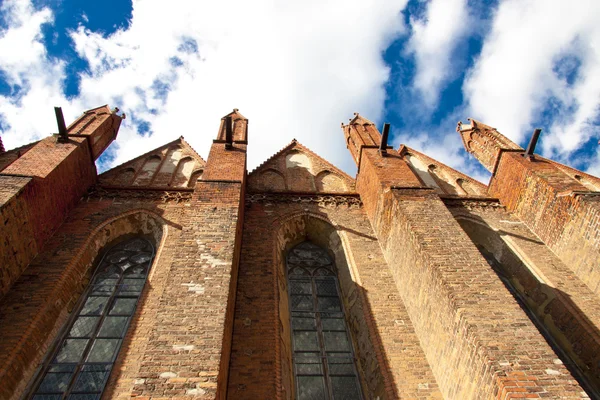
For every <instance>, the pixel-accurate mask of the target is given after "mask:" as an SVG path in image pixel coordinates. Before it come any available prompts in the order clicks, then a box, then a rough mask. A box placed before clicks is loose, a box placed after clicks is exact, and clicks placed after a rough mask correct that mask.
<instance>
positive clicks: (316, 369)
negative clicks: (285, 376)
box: [296, 363, 323, 375]
mask: <svg viewBox="0 0 600 400" xmlns="http://www.w3.org/2000/svg"><path fill="white" fill-rule="evenodd" d="M321 367H322V366H321V364H320V363H319V364H296V373H297V374H298V375H323V368H321Z"/></svg>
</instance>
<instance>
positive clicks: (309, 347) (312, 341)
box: [294, 331, 319, 351]
mask: <svg viewBox="0 0 600 400" xmlns="http://www.w3.org/2000/svg"><path fill="white" fill-rule="evenodd" d="M318 350H319V341H318V339H317V332H310V331H300V332H294V351H318Z"/></svg>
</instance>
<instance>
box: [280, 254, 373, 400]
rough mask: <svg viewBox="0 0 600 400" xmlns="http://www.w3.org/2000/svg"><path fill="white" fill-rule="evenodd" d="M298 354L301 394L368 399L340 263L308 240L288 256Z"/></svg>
mask: <svg viewBox="0 0 600 400" xmlns="http://www.w3.org/2000/svg"><path fill="white" fill-rule="evenodd" d="M287 278H288V284H289V297H290V315H291V324H292V351H293V354H292V358H293V365H294V379H295V385H296V398H297V399H298V400H305V399H306V400H307V399H310V400H320V399H348V400H351V399H362V394H361V389H360V383H359V380H358V374H357V371H356V364H355V359H354V354H353V349H352V341H351V339H350V335H349V332H348V329H347V326H346V319H345V317H344V307H343V305H342V301H341V299H340V287H339V284H338V280H337V275H336V269H335V265H334V263H333V261H332V260H331V258H330V257H329V255H328V254H327V251H325V250H324V249H322V248H320V247H319V246H317V245H314V244H312V243H310V242H303V243H301V244H299V245H298V246H296V247H294V248H293V249H291V250H290V252H289V253H288V256H287Z"/></svg>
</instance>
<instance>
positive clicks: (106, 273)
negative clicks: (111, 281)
mask: <svg viewBox="0 0 600 400" xmlns="http://www.w3.org/2000/svg"><path fill="white" fill-rule="evenodd" d="M120 276H121V270H119V269H118V268H117V267H115V266H114V265H109V266H108V267H106V268H104V269H102V270H101V271H100V272H99V273H98V275H97V276H96V280H95V282H96V281H98V280H99V279H102V278H116V279H118V278H119V277H120Z"/></svg>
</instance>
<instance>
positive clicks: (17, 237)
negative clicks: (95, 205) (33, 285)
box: [0, 106, 121, 297]
mask: <svg viewBox="0 0 600 400" xmlns="http://www.w3.org/2000/svg"><path fill="white" fill-rule="evenodd" d="M87 120H89V121H88V122H85V121H87ZM120 123H121V117H119V116H117V115H115V114H112V113H111V112H110V109H109V108H108V107H107V106H104V107H100V108H97V109H94V110H90V111H87V112H86V113H85V114H84V115H83V116H82V117H81V118H79V119H78V120H77V121H75V122H74V123H73V124H72V125H71V127H70V128H69V131H68V134H69V137H68V141H67V142H66V143H60V142H58V141H57V139H56V137H47V138H45V139H42V140H40V141H39V142H38V143H37V144H35V145H34V146H33V147H31V149H29V151H27V152H26V153H25V154H24V155H23V156H21V157H20V158H17V159H16V160H15V161H13V162H12V163H11V164H10V165H8V166H7V167H6V168H5V169H4V170H3V171H1V172H0V183H1V185H0V186H2V187H3V189H2V194H1V197H0V215H2V217H3V218H2V220H1V221H0V250H1V251H0V297H2V296H3V295H4V294H6V292H7V291H8V290H9V288H10V286H11V285H12V284H13V283H14V281H15V280H16V279H17V278H18V277H19V275H20V274H21V272H22V271H23V269H25V267H26V266H27V265H28V264H29V262H30V261H31V260H32V259H33V257H35V256H36V255H37V253H38V251H39V249H40V248H41V247H42V246H43V245H44V243H45V242H46V241H47V240H48V238H49V237H50V236H51V235H52V234H53V233H54V231H55V230H56V229H57V228H58V227H59V226H60V225H61V224H62V222H63V220H64V218H65V217H66V215H67V213H68V212H69V211H70V210H71V209H72V208H73V207H74V206H75V205H76V204H77V202H78V201H79V199H80V198H81V196H82V195H83V194H84V193H85V192H86V191H87V190H88V188H89V187H90V186H91V185H92V184H93V183H94V182H95V181H96V166H95V165H94V160H95V159H96V158H97V157H98V156H99V155H100V154H101V153H102V151H104V149H105V148H106V147H107V146H108V145H109V144H110V143H111V142H112V141H113V140H114V138H115V137H116V135H117V132H118V129H119V126H120Z"/></svg>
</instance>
